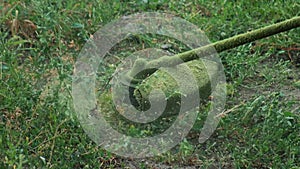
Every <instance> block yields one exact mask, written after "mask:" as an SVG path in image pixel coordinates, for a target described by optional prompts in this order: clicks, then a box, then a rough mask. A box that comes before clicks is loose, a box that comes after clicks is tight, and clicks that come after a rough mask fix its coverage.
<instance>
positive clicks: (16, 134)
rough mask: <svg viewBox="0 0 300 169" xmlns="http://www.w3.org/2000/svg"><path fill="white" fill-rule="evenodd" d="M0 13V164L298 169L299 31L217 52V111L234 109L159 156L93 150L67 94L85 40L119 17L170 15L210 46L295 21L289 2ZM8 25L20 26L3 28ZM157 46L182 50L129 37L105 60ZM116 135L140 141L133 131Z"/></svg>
mask: <svg viewBox="0 0 300 169" xmlns="http://www.w3.org/2000/svg"><path fill="white" fill-rule="evenodd" d="M8 4H9V5H8ZM6 9H7V10H6ZM0 10H1V13H2V15H1V18H0V22H1V25H0V51H1V54H0V62H1V67H0V68H1V70H0V71H1V76H0V77H1V80H0V86H1V88H0V133H1V134H0V168H116V167H121V168H126V167H127V168H132V165H135V166H139V167H140V168H151V166H152V168H154V167H155V166H156V167H157V168H160V167H162V166H173V167H176V166H177V167H178V166H181V167H184V166H201V167H203V168H210V167H215V168H299V167H300V160H299V159H300V150H299V147H300V113H299V112H300V89H299V81H300V75H299V62H300V60H299V58H300V55H299V53H300V52H299V48H300V36H299V34H300V29H299V28H298V29H294V30H291V31H289V32H284V33H280V34H278V35H275V36H272V37H268V38H265V39H262V40H259V41H256V42H253V43H250V44H246V45H243V46H240V47H237V48H234V49H231V50H229V51H226V52H223V53H220V57H221V58H222V61H223V64H224V67H225V74H226V77H227V82H228V87H229V88H230V90H228V96H227V104H226V110H230V109H231V108H233V107H234V109H232V110H230V111H227V112H228V113H227V114H224V115H223V117H222V119H221V122H220V124H219V125H218V128H217V130H216V131H215V133H214V134H213V136H212V137H211V138H210V139H209V140H207V142H205V143H204V144H197V141H195V140H197V138H198V134H199V130H200V129H201V124H202V123H201V122H202V120H203V118H205V117H203V116H204V115H200V116H199V121H198V123H196V125H195V127H194V128H193V130H192V131H191V132H190V134H189V135H188V137H187V139H185V140H184V141H183V142H182V143H180V145H179V146H177V147H175V148H174V149H172V150H171V151H169V152H167V153H165V154H163V155H161V156H159V157H155V158H151V159H144V160H141V159H136V160H131V159H125V158H122V157H118V156H115V155H114V154H111V153H109V152H107V151H105V150H104V149H102V148H101V147H100V146H97V145H96V144H95V143H94V142H93V141H92V140H90V138H89V137H88V136H87V134H86V133H85V132H84V131H83V129H82V128H81V126H80V123H79V121H78V120H77V118H76V117H75V116H74V110H73V107H72V100H71V96H70V94H69V92H70V91H71V85H70V84H71V83H70V82H71V75H72V71H73V65H74V62H75V61H76V58H77V57H78V55H79V52H80V49H81V48H82V47H83V45H84V43H85V42H86V41H87V40H88V38H89V37H90V36H91V35H92V34H93V33H94V32H95V31H97V30H98V29H99V28H101V27H103V26H104V25H105V24H107V23H109V22H111V21H112V20H114V19H117V18H120V17H121V16H123V15H129V14H133V13H136V12H144V11H159V12H168V13H172V14H174V15H176V16H179V17H182V18H183V19H186V20H188V21H190V22H192V23H193V24H195V25H197V26H198V27H199V28H201V29H202V30H203V31H204V32H205V33H206V35H207V36H208V37H209V39H210V40H211V41H212V42H215V41H218V40H221V39H224V38H228V37H231V36H234V35H236V34H239V33H243V32H246V31H249V30H253V29H256V28H260V27H263V26H266V25H270V24H272V23H275V22H279V21H282V20H285V19H288V18H291V17H293V16H299V15H300V13H299V11H300V3H299V2H298V1H296V0H294V1H292V0H289V1H275V0H274V1H269V2H263V1H256V0H255V1H247V0H243V1H237V2H234V1H221V0H220V1H212V2H211V1H205V0H179V1H173V0H172V1H167V0H154V1H149V3H145V2H143V1H138V0H135V1H130V0H124V1H110V2H106V1H105V2H104V1H94V0H92V1H82V2H78V1H75V0H69V1H52V0H44V1H37V0H32V1H30V0H26V1H16V0H8V1H7V3H4V4H0ZM16 11H18V12H16ZM17 13H18V14H17ZM14 19H15V21H16V20H17V21H18V22H19V25H20V26H18V27H16V26H12V23H10V22H12V21H13V20H14ZM24 20H29V21H30V22H31V23H32V24H34V25H36V26H37V27H36V30H35V29H33V28H32V27H30V25H28V24H26V22H24ZM11 30H13V32H14V34H12V31H11ZM153 39H156V40H157V43H156V41H153ZM153 42H155V43H153ZM166 42H167V43H170V44H171V45H173V46H172V51H171V52H180V51H182V50H186V48H185V47H184V46H182V44H179V43H178V42H176V41H174V40H172V39H164V38H161V39H160V38H158V37H155V36H154V37H153V36H137V37H131V39H130V38H129V39H128V40H126V41H124V42H123V43H120V44H118V46H116V47H115V48H114V49H113V50H112V54H114V55H116V56H118V57H119V58H122V57H126V56H128V55H129V54H131V53H132V52H134V51H136V50H139V49H141V46H142V44H143V45H145V46H146V47H160V45H161V44H164V43H166ZM134 46H136V48H134ZM112 68H114V66H112V67H109V66H108V67H106V68H105V69H104V70H103V71H107V72H112V70H111V69H112ZM106 78H108V77H106ZM100 80H101V79H100ZM105 80H106V79H105V78H104V82H105ZM203 111H204V112H205V109H204V110H203ZM159 127H160V126H159ZM125 132H128V133H129V134H130V133H131V134H133V135H141V133H140V132H141V131H140V130H138V129H136V128H134V127H132V126H131V128H129V129H128V130H125Z"/></svg>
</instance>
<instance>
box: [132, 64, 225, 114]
mask: <svg viewBox="0 0 300 169" xmlns="http://www.w3.org/2000/svg"><path fill="white" fill-rule="evenodd" d="M170 69H171V71H173V73H172V75H170V74H169V73H167V72H166V71H164V69H160V70H157V71H156V72H155V73H153V74H152V75H150V76H149V77H147V78H146V79H145V80H143V82H142V83H141V84H139V85H138V86H137V87H136V89H135V90H134V93H133V96H134V97H135V100H136V101H137V103H138V106H137V108H138V109H140V110H145V109H148V108H149V107H150V106H151V105H150V101H149V95H150V93H151V92H152V91H153V90H161V91H162V92H163V93H164V95H165V97H160V96H159V95H155V94H154V95H152V96H151V97H152V98H151V100H152V101H154V102H155V103H156V104H159V103H161V102H163V101H164V100H162V99H166V100H167V105H166V108H165V111H164V112H172V114H173V113H176V112H177V113H178V111H179V109H180V106H181V97H189V96H193V95H195V92H198V93H199V96H200V98H198V99H199V100H201V101H203V103H204V102H205V101H206V100H208V97H209V96H210V94H211V92H212V90H213V88H214V87H215V86H216V82H217V77H218V73H219V72H220V71H221V70H220V65H219V64H218V63H217V62H214V61H210V60H206V59H199V60H193V61H189V62H186V63H182V64H179V65H177V66H175V67H174V68H170ZM187 69H188V70H187ZM188 72H189V73H188ZM191 73H192V76H193V77H192V78H194V80H195V82H196V85H197V88H198V91H195V86H194V85H195V84H194V83H191V81H190V78H191V77H189V76H190V75H191ZM215 77H216V78H215ZM175 79H176V80H175ZM179 85H181V87H180V86H179ZM182 89H184V90H183V91H182ZM156 96H157V97H156ZM193 101H195V100H192V101H191V103H190V104H188V105H190V106H192V105H193V104H192V102H193ZM153 106H155V104H154V105H153ZM187 108H193V107H189V106H188V107H187Z"/></svg>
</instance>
